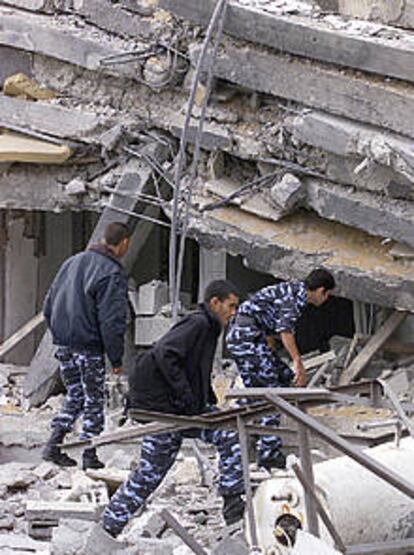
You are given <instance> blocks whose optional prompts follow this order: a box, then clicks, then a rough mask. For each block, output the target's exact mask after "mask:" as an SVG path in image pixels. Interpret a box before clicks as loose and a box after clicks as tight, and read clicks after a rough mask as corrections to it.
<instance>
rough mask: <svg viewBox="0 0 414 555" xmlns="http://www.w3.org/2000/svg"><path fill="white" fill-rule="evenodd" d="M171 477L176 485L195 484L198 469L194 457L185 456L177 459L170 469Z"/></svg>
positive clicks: (198, 474)
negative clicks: (180, 459)
mask: <svg viewBox="0 0 414 555" xmlns="http://www.w3.org/2000/svg"><path fill="white" fill-rule="evenodd" d="M171 478H172V480H174V482H175V484H176V485H179V486H185V485H189V484H197V483H198V482H199V481H200V469H199V466H198V462H197V460H196V458H195V457H185V458H184V459H183V460H182V461H177V462H176V464H175V466H174V467H173V469H172V471H171Z"/></svg>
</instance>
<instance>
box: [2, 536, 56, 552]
mask: <svg viewBox="0 0 414 555" xmlns="http://www.w3.org/2000/svg"><path fill="white" fill-rule="evenodd" d="M0 545H1V547H2V550H3V549H4V550H7V549H8V550H9V553H16V554H17V553H31V552H35V553H42V555H45V554H47V553H50V549H49V548H50V545H49V543H48V542H40V541H36V540H32V539H31V538H29V537H28V536H26V535H19V534H9V533H7V534H0Z"/></svg>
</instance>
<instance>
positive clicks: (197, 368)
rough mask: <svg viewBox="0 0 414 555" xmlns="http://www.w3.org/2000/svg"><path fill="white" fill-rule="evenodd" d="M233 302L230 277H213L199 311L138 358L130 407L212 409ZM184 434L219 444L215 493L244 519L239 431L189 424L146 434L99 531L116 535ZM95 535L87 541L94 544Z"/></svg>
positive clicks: (228, 515) (229, 518)
mask: <svg viewBox="0 0 414 555" xmlns="http://www.w3.org/2000/svg"><path fill="white" fill-rule="evenodd" d="M237 304H238V294H237V291H236V289H235V287H234V286H233V285H232V284H231V283H230V282H228V281H225V280H217V281H213V282H211V283H210V284H209V286H208V287H207V289H206V292H205V301H204V303H203V304H202V305H201V306H200V308H199V310H197V312H194V313H192V314H189V315H187V316H185V317H184V318H183V319H182V320H181V321H180V322H178V323H177V324H176V325H175V326H173V327H172V328H171V330H170V331H169V332H168V333H167V334H166V335H164V336H163V337H162V338H161V339H160V340H159V341H158V342H157V343H156V344H155V345H154V347H153V348H152V349H150V350H149V351H148V352H147V353H146V354H145V355H144V356H142V357H141V358H139V359H138V361H137V365H136V369H135V373H134V376H133V377H132V379H131V384H130V385H131V390H130V403H131V406H133V407H136V408H140V409H148V410H154V411H158V412H167V413H175V414H181V415H190V414H191V415H195V414H201V413H203V412H208V411H209V410H212V406H213V405H214V404H215V403H216V397H215V395H214V392H213V390H212V387H211V371H212V366H213V359H214V353H215V350H216V346H217V340H218V338H219V335H220V332H221V329H222V327H224V326H226V325H227V323H228V321H229V320H230V318H231V317H232V316H233V315H234V314H235V313H236V309H237ZM188 436H190V437H193V438H194V437H198V438H201V439H202V440H204V441H206V442H208V443H212V444H213V445H215V446H216V447H217V449H218V452H219V455H220V463H219V470H220V482H219V492H220V494H221V495H222V496H223V498H224V508H223V514H224V517H225V520H226V522H227V523H233V522H236V521H237V520H239V519H240V518H242V515H243V512H244V501H243V500H242V498H241V494H242V493H243V491H244V485H243V473H242V465H241V454H240V447H239V444H238V435H237V432H236V431H233V430H196V429H192V430H191V431H179V432H171V433H163V434H159V435H155V436H146V437H145V438H144V440H143V443H142V448H141V460H140V463H139V465H138V467H137V469H136V470H134V471H133V472H132V473H131V475H130V476H129V478H128V480H127V481H126V482H125V483H124V484H123V485H122V486H121V487H120V488H119V489H118V491H117V492H116V493H115V495H114V496H113V497H112V499H111V501H110V503H109V505H108V506H107V507H106V509H105V511H104V513H103V517H102V525H103V530H104V531H106V532H107V533H108V534H109V535H110V536H112V537H116V536H118V534H119V533H120V532H121V531H122V530H123V528H124V527H125V526H126V524H127V523H128V521H129V519H130V518H131V516H132V515H133V514H134V513H135V512H136V511H137V510H138V509H139V508H140V507H142V506H143V504H144V503H145V500H146V499H147V498H148V496H149V495H150V494H151V493H152V492H153V491H154V490H155V489H156V488H157V487H158V486H159V484H160V483H161V481H162V480H163V478H164V476H165V475H166V473H167V472H168V470H169V469H170V468H171V466H172V464H173V463H174V461H175V459H176V456H177V454H178V451H179V449H180V446H181V443H182V440H183V438H184V437H188ZM103 530H102V528H101V527H99V528H98V529H97V530H96V531H95V533H96V534H100V536H101V537H102V535H103V536H104V537H106V539H107V541H108V542H110V541H111V538H110V537H109V536H108V535H107V534H105V532H104V531H103ZM93 537H94V536H93V535H92V537H91V538H90V540H91V541H90V544H93V543H94V539H93ZM95 539H96V538H95ZM112 541H113V540H112ZM117 543H118V542H117ZM114 548H115V545H114Z"/></svg>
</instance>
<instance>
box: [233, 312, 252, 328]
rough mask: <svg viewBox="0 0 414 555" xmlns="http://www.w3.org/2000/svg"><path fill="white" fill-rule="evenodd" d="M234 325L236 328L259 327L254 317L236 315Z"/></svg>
mask: <svg viewBox="0 0 414 555" xmlns="http://www.w3.org/2000/svg"><path fill="white" fill-rule="evenodd" d="M234 323H235V324H236V326H257V322H256V320H255V319H254V318H253V316H247V315H245V314H236V318H235V319H234Z"/></svg>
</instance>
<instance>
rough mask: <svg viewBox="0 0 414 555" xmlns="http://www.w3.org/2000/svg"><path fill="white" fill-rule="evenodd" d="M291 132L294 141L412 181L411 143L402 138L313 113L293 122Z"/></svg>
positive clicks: (413, 154) (412, 153)
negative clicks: (359, 160)
mask: <svg viewBox="0 0 414 555" xmlns="http://www.w3.org/2000/svg"><path fill="white" fill-rule="evenodd" d="M349 115H350V114H349ZM291 130H292V133H293V136H294V138H295V139H296V140H299V141H301V142H304V143H307V144H309V145H312V146H314V147H316V148H321V149H322V150H325V151H327V152H331V153H333V154H337V155H339V156H344V157H349V156H359V157H362V158H366V159H367V160H368V161H371V162H373V163H376V164H379V165H383V166H387V167H389V168H391V169H393V170H394V171H395V172H398V173H400V174H401V175H403V176H406V177H408V178H412V179H413V180H414V170H413V167H414V148H413V143H412V140H410V139H407V138H406V137H404V136H402V135H398V134H395V133H390V132H387V131H386V130H382V129H378V127H373V126H370V125H366V124H364V123H362V122H358V121H352V120H350V119H348V118H343V117H338V116H335V115H332V114H327V113H326V112H320V111H316V110H313V111H310V112H307V113H304V114H302V115H301V116H298V117H297V118H295V120H294V121H293V123H292V126H291ZM413 187H414V186H413Z"/></svg>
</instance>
